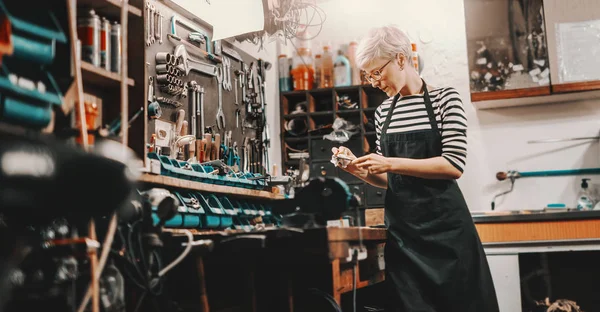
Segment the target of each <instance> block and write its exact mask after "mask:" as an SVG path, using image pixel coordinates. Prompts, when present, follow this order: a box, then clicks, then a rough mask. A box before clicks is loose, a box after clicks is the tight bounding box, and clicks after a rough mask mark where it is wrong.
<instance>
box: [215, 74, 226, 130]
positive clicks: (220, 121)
mask: <svg viewBox="0 0 600 312" xmlns="http://www.w3.org/2000/svg"><path fill="white" fill-rule="evenodd" d="M216 78H217V90H218V94H219V96H218V101H219V106H218V109H217V128H219V130H221V129H225V114H224V113H223V91H222V90H221V88H222V87H223V69H222V68H221V67H218V68H217V76H216Z"/></svg>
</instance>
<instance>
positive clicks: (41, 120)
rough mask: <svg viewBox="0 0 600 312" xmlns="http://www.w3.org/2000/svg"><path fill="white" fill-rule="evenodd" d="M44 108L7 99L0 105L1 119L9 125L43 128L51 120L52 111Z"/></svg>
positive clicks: (48, 107) (47, 107) (47, 106)
mask: <svg viewBox="0 0 600 312" xmlns="http://www.w3.org/2000/svg"><path fill="white" fill-rule="evenodd" d="M45 105H46V106H35V105H30V104H28V103H25V102H22V101H19V100H16V99H13V98H10V97H7V98H5V99H4V104H3V105H2V115H1V118H2V119H3V120H5V121H7V122H10V123H16V124H21V125H28V126H32V127H39V128H44V127H46V126H47V125H48V124H49V123H50V120H51V119H52V109H51V108H50V106H49V105H48V104H45Z"/></svg>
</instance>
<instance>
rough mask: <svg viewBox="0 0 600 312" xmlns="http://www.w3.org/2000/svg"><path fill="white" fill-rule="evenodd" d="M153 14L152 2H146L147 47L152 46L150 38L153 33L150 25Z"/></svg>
mask: <svg viewBox="0 0 600 312" xmlns="http://www.w3.org/2000/svg"><path fill="white" fill-rule="evenodd" d="M151 13H152V12H151V11H150V2H146V46H148V47H149V46H150V36H151V35H152V32H151V30H150V29H151V27H152V25H151V24H150V22H151V19H150V14H151Z"/></svg>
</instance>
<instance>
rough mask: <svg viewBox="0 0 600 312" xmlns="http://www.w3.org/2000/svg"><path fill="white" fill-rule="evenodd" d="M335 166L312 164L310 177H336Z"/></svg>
mask: <svg viewBox="0 0 600 312" xmlns="http://www.w3.org/2000/svg"><path fill="white" fill-rule="evenodd" d="M335 169H336V168H335V166H334V165H333V164H332V163H330V162H320V163H312V164H311V165H310V177H311V178H316V177H335V176H336V170H335Z"/></svg>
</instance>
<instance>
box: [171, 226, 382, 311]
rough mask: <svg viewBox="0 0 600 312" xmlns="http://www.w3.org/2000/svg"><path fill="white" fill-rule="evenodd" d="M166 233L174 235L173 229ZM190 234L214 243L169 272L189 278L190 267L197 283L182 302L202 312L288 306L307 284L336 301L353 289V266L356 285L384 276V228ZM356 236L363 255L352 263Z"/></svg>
mask: <svg viewBox="0 0 600 312" xmlns="http://www.w3.org/2000/svg"><path fill="white" fill-rule="evenodd" d="M359 231H360V232H359ZM171 232H172V233H173V234H174V235H173V236H174V238H177V239H178V240H180V238H179V237H180V236H181V234H179V233H178V231H177V230H172V231H171ZM194 234H195V235H194V236H195V239H210V240H213V241H214V248H213V249H212V251H210V252H203V253H197V254H195V256H194V257H192V258H194V260H193V261H194V263H188V265H187V268H185V267H186V265H182V267H181V268H179V269H178V270H174V271H177V272H179V273H177V272H175V274H183V275H187V277H184V278H187V279H188V280H189V278H190V269H192V268H194V267H195V270H196V272H197V276H198V281H197V282H198V283H199V284H196V283H194V287H192V288H194V289H196V291H195V292H191V293H190V294H189V299H188V300H187V301H190V300H191V301H193V300H195V301H196V302H189V305H190V307H192V306H193V307H194V308H196V309H199V310H200V311H204V312H208V311H234V310H235V311H293V309H294V305H295V304H297V303H298V302H299V301H302V300H304V299H299V298H304V294H303V292H304V290H305V289H309V288H311V289H312V288H318V289H320V290H321V291H323V292H325V293H327V294H328V295H330V296H331V297H332V298H334V299H335V301H336V302H337V303H338V304H340V303H341V302H342V294H344V293H347V292H350V291H352V290H353V289H354V287H353V268H354V267H355V269H356V276H357V287H356V288H357V289H360V288H364V287H367V286H370V285H374V284H377V283H379V282H382V281H383V280H384V279H385V273H384V270H383V266H384V263H383V247H384V244H385V238H386V231H385V229H379V228H377V229H376V228H364V227H363V228H356V227H352V228H333V227H330V228H315V229H308V230H304V231H301V230H286V229H270V230H265V231H262V232H253V233H243V232H235V231H233V232H195V233H194ZM361 238H362V245H363V246H364V247H365V248H366V250H367V258H366V259H365V260H361V261H359V262H358V264H357V265H355V264H353V263H352V262H351V261H349V259H351V251H350V248H351V247H358V246H359V240H360V239H361ZM190 261H191V260H190ZM184 270H185V271H184ZM198 273H199V274H198ZM173 279H178V280H179V278H173ZM175 286H177V285H175ZM179 286H181V285H179ZM169 287H171V286H169ZM173 287H174V286H173ZM198 289H199V291H198ZM188 290H189V289H188ZM194 294H195V295H194ZM198 295H200V296H198ZM192 298H193V299H192ZM234 307H235V308H234Z"/></svg>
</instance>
